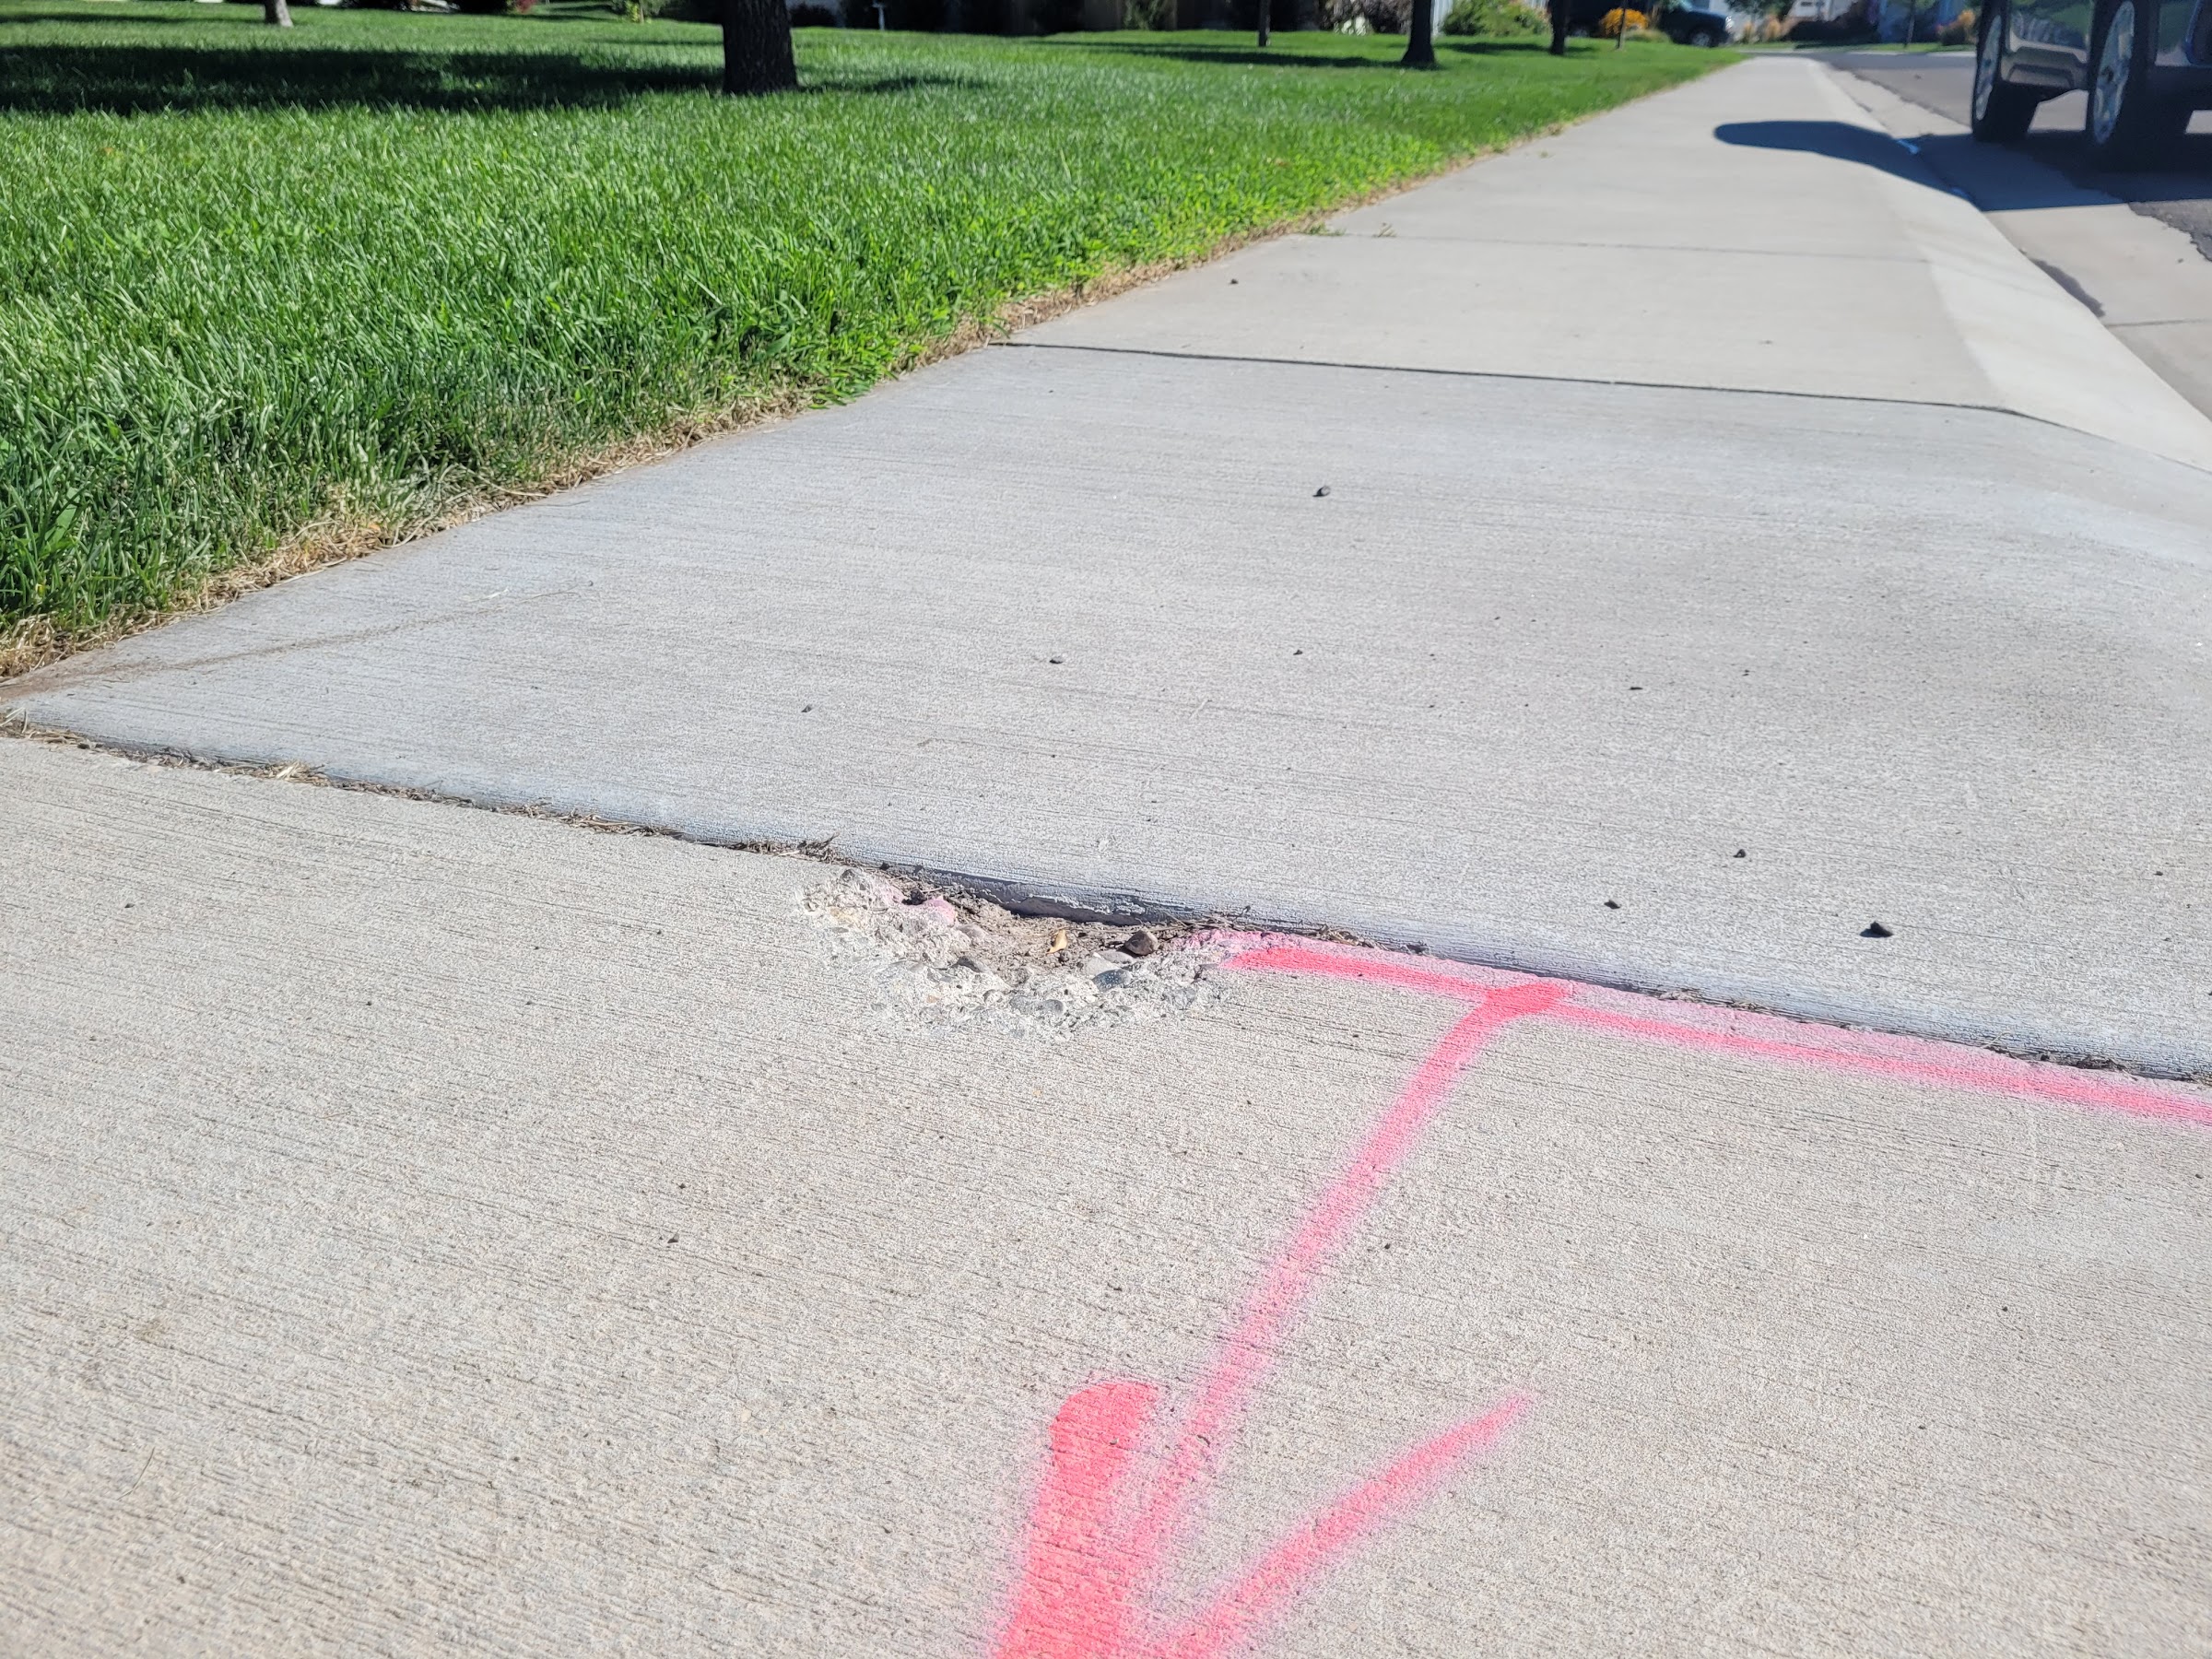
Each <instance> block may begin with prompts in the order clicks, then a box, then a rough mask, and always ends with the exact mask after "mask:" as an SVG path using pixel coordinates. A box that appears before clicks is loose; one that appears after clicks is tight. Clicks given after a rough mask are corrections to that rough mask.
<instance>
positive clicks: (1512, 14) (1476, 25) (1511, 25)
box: [1443, 0, 1550, 38]
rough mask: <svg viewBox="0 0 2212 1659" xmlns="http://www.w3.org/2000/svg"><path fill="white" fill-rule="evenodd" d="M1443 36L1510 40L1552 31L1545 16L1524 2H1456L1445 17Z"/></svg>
mask: <svg viewBox="0 0 2212 1659" xmlns="http://www.w3.org/2000/svg"><path fill="white" fill-rule="evenodd" d="M1443 32H1444V33H1446V34H1448V35H1488V36H1491V37H1492V38H1500V37H1506V38H1510V37H1512V36H1514V35H1540V34H1547V33H1549V32H1550V29H1549V25H1547V23H1546V22H1545V20H1544V17H1543V14H1542V13H1540V12H1538V11H1537V10H1536V9H1535V7H1534V6H1527V5H1524V4H1523V0H1453V6H1452V9H1451V10H1450V11H1448V12H1446V13H1445V14H1444V21H1443Z"/></svg>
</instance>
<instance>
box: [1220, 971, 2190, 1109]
mask: <svg viewBox="0 0 2212 1659" xmlns="http://www.w3.org/2000/svg"><path fill="white" fill-rule="evenodd" d="M1209 942H1210V943H1213V944H1216V945H1227V946H1229V947H1230V949H1231V951H1232V954H1231V955H1230V956H1229V957H1228V958H1226V959H1224V960H1223V962H1222V964H1221V965H1222V966H1223V967H1224V968H1232V969H1241V970H1246V971H1263V972H1277V973H1303V974H1313V975H1317V976H1321V977H1324V978H1328V979H1342V980H1352V981H1355V982H1360V983H1364V984H1382V985H1394V986H1397V987H1399V988H1401V989H1404V990H1407V991H1418V992H1422V993H1425V994H1429V995H1432V996H1443V997H1449V998H1452V999H1453V1000H1456V1001H1461V1002H1471V1003H1472V1002H1479V1001H1480V999H1482V998H1483V997H1485V996H1488V995H1489V994H1492V993H1493V992H1494V991H1496V990H1497V989H1499V988H1500V986H1512V985H1530V984H1543V985H1555V986H1557V987H1559V993H1560V994H1559V998H1558V1000H1557V1004H1556V1006H1553V1007H1551V1008H1548V1009H1547V1010H1544V1011H1543V1013H1544V1017H1545V1018H1551V1019H1557V1020H1560V1021H1563V1022H1566V1023H1568V1024H1572V1025H1579V1026H1583V1027H1586V1028H1589V1029H1591V1030H1603V1031H1607V1032H1610V1033H1612V1034H1613V1035H1615V1036H1620V1037H1635V1038H1641V1039H1642V1040H1644V1041H1652V1042H1658V1043H1663V1044H1665V1045H1666V1046H1668V1047H1672V1048H1681V1049H1702V1050H1705V1051H1708V1052H1711V1053H1733V1054H1744V1055H1748V1056H1751V1057H1753V1058H1757V1059H1762V1060H1771V1061H1774V1062H1777V1063H1779V1064H1782V1065H1803V1066H1808V1067H1812V1068H1815V1069H1818V1070H1822V1071H1832V1072H1857V1073H1860V1074H1861V1075H1864V1076H1866V1077H1890V1078H1894V1079H1896V1080H1898V1081H1900V1082H1906V1083H1924V1084H1928V1085H1931V1086H1933V1087H1936V1088H1959V1089H1964V1090H1967V1091H1969V1092H1971V1093H1979V1094H2000V1095H2007V1096H2010V1097H2012V1098H2014V1099H2017V1100H2041V1101H2044V1102H2046V1103H2048V1104H2052V1105H2060V1106H2076V1107H2083V1108H2087V1109H2088V1110H2090V1111H2095V1112H2119V1113H2121V1114H2123V1115H2125V1116H2129V1117H2147V1118H2165V1119H2170V1120H2173V1121H2178V1122H2183V1123H2195V1124H2212V1100H2206V1099H2205V1098H2204V1097H2203V1096H2202V1095H2200V1094H2197V1093H2194V1092H2191V1091H2184V1090H2183V1089H2181V1088H2163V1087H2160V1086H2159V1085H2158V1084H2155V1083H2147V1082H2143V1081H2141V1080H2139V1079H2136V1078H2133V1077H2118V1076H2115V1075H2113V1074H2111V1073H2098V1072H2087V1071H2082V1070H2079V1069H2077V1068H2076V1067H2073V1066H2065V1065H2042V1064H2039V1063H2037V1062H2034V1061H2029V1060H2014V1059H2011V1058H2009V1057H2007V1056H2006V1055H2003V1054H1995V1053H1988V1052H1987V1051H1985V1050H1982V1049H1973V1048H1967V1047H1964V1046H1962V1045H1959V1044H1956V1043H1947V1042H1935V1041H1928V1040H1927V1039H1924V1038H1919V1037H1893V1036H1888V1035H1885V1034H1882V1033H1877V1032H1870V1031H1849V1030H1841V1029H1840V1028H1837V1027H1832V1026H1818V1025H1810V1024H1806V1023H1802V1022H1800V1021H1796V1020H1790V1019H1782V1018H1776V1017H1774V1016H1772V1015H1767V1014H1745V1013H1738V1012H1736V1011H1735V1010H1734V1009H1727V1008H1708V1007H1700V1006H1695V1005H1685V1004H1680V1003H1666V1002H1661V1001H1659V1000H1658V999H1656V998H1653V997H1648V996H1637V995H1635V994H1632V993H1629V992H1621V991H1605V990H1601V989H1600V988H1598V987H1596V986H1594V985H1578V984H1576V983H1574V982H1571V981H1569V980H1546V979H1534V978H1531V977H1529V976H1526V975H1512V974H1506V973H1502V972H1500V971H1496V970H1492V969H1482V968H1468V967H1463V966H1461V965H1459V964H1457V963H1444V962H1428V961H1420V960H1416V959H1408V958H1405V957H1400V956H1394V955H1393V954H1391V953H1389V952H1387V951H1381V950H1372V949H1368V948H1365V947H1359V946H1349V945H1328V944H1321V943H1317V942H1314V941H1312V940H1307V939H1291V938H1286V937H1283V936H1282V935H1276V934H1217V935H1211V936H1210V939H1209Z"/></svg>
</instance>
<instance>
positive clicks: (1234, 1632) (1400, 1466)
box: [1154, 1394, 1528, 1659]
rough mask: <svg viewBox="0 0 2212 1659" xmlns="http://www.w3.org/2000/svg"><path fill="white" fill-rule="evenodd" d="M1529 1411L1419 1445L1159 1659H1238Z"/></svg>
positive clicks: (1474, 1421) (1283, 1549)
mask: <svg viewBox="0 0 2212 1659" xmlns="http://www.w3.org/2000/svg"><path fill="white" fill-rule="evenodd" d="M1527 1407H1528V1396H1527V1395H1525V1394H1515V1395H1513V1396H1512V1397H1510V1398H1508V1399H1507V1400H1505V1401H1504V1402H1503V1403H1502V1404H1500V1405H1499V1406H1494V1407H1492V1408H1491V1409H1490V1410H1488V1411H1486V1412H1485V1413H1483V1414H1482V1416H1480V1417H1477V1418H1468V1419H1467V1420H1466V1421H1465V1422H1464V1423H1460V1424H1458V1425H1456V1426H1454V1427H1453V1428H1451V1429H1448V1430H1445V1431H1444V1432H1443V1433H1441V1434H1440V1435H1437V1436H1436V1437H1435V1438H1434V1439H1432V1440H1428V1441H1422V1442H1421V1443H1420V1444H1419V1445H1418V1446H1416V1447H1415V1448H1414V1449H1413V1450H1412V1451H1410V1452H1408V1453H1406V1454H1405V1455H1404V1456H1402V1457H1400V1458H1399V1459H1397V1461H1396V1462H1394V1463H1393V1464H1392V1465H1390V1466H1389V1467H1388V1468H1386V1469H1384V1470H1382V1472H1381V1473H1380V1474H1378V1475H1375V1476H1372V1477H1370V1478H1369V1479H1367V1480H1364V1481H1361V1482H1360V1483H1359V1486H1357V1487H1355V1488H1352V1490H1350V1491H1349V1492H1347V1493H1346V1494H1345V1495H1344V1496H1343V1497H1342V1498H1339V1499H1338V1500H1336V1501H1335V1503H1332V1504H1331V1505H1329V1507H1328V1508H1327V1509H1325V1510H1324V1511H1322V1512H1321V1513H1319V1514H1318V1515H1315V1516H1314V1517H1313V1518H1312V1520H1310V1521H1308V1522H1306V1523H1305V1524H1303V1525H1302V1526H1300V1528H1299V1529H1298V1530H1297V1531H1296V1532H1294V1533H1292V1534H1291V1535H1290V1536H1289V1537H1288V1538H1286V1539H1284V1540H1283V1542H1282V1543H1280V1544H1278V1545H1277V1546H1276V1547H1274V1548H1273V1549H1271V1550H1269V1551H1268V1552H1267V1553H1266V1554H1265V1555H1264V1556H1262V1557H1261V1558H1260V1559H1259V1561H1258V1562H1257V1564H1255V1565H1254V1566H1253V1568H1252V1570H1251V1571H1249V1572H1247V1573H1245V1575H1244V1576H1243V1577H1242V1578H1241V1579H1239V1580H1238V1581H1237V1582H1236V1583H1234V1584H1232V1585H1231V1586H1230V1588H1229V1589H1228V1590H1227V1591H1225V1592H1223V1593H1222V1594H1220V1595H1219V1596H1218V1597H1216V1598H1215V1600H1214V1602H1213V1604H1212V1605H1211V1606H1208V1607H1207V1608H1206V1611H1205V1612H1203V1613H1201V1614H1200V1615H1199V1616H1198V1617H1197V1618H1194V1619H1193V1620H1192V1621H1191V1622H1190V1623H1189V1624H1188V1625H1186V1626H1184V1627H1183V1628H1182V1630H1178V1631H1177V1632H1176V1633H1175V1634H1174V1635H1172V1636H1171V1637H1169V1638H1168V1639H1167V1641H1164V1642H1162V1643H1161V1644H1160V1645H1159V1647H1158V1648H1157V1649H1155V1650H1154V1651H1155V1652H1156V1653H1158V1654H1159V1659H1221V1656H1222V1655H1225V1654H1229V1653H1235V1652H1236V1651H1237V1649H1238V1648H1240V1647H1241V1646H1243V1645H1244V1644H1245V1643H1247V1642H1249V1641H1250V1640H1251V1639H1252V1638H1253V1635H1255V1634H1256V1633H1257V1632H1258V1630H1260V1628H1261V1627H1262V1625H1264V1624H1265V1621H1266V1620H1267V1619H1268V1618H1271V1617H1272V1616H1274V1615H1275V1614H1276V1613H1277V1612H1278V1611H1280V1610H1281V1609H1282V1608H1283V1607H1284V1606H1287V1605H1288V1603H1289V1602H1290V1601H1291V1599H1292V1598H1293V1597H1295V1596H1296V1595H1297V1594H1298V1593H1299V1592H1300V1590H1301V1589H1303V1588H1304V1587H1305V1586H1306V1585H1307V1584H1310V1583H1312V1582H1313V1581H1314V1580H1315V1579H1317V1578H1319V1577H1320V1576H1321V1574H1322V1572H1323V1571H1324V1569H1326V1568H1327V1567H1328V1566H1329V1565H1330V1564H1331V1563H1332V1562H1333V1561H1335V1559H1336V1558H1337V1557H1339V1556H1341V1555H1343V1554H1344V1553H1345V1551H1347V1549H1349V1548H1351V1547H1352V1546H1353V1545H1354V1544H1357V1543H1358V1542H1359V1540H1360V1539H1362V1538H1364V1537H1366V1536H1367V1535H1369V1534H1370V1533H1371V1532H1373V1531H1374V1530H1375V1529H1376V1528H1377V1527H1378V1526H1380V1525H1381V1524H1382V1523H1383V1522H1385V1521H1387V1520H1389V1519H1391V1518H1392V1517H1393V1516H1394V1515H1399V1514H1403V1513H1404V1512H1406V1511H1407V1510H1409V1509H1411V1508H1413V1506H1414V1505H1415V1504H1417V1503H1418V1502H1419V1501H1420V1500H1422V1499H1424V1498H1426V1497H1428V1496H1429V1495H1430V1494H1431V1493H1432V1492H1434V1491H1435V1490H1436V1489H1437V1488H1439V1487H1441V1485H1442V1484H1443V1483H1444V1481H1445V1479H1446V1478H1447V1477H1450V1476H1451V1474H1452V1473H1453V1471H1454V1470H1455V1469H1457V1468H1458V1467H1459V1466H1460V1465H1462V1464H1464V1463H1465V1462H1466V1461H1467V1460H1468V1459H1469V1458H1471V1457H1473V1456H1474V1455H1475V1454H1476V1453H1478V1452H1481V1451H1484V1450H1485V1449H1487V1448H1488V1446H1489V1445H1490V1444H1491V1442H1493V1441H1496V1440H1497V1438H1498V1437H1499V1436H1500V1435H1501V1434H1503V1433H1504V1432H1505V1431H1506V1430H1507V1429H1508V1428H1510V1427H1511V1426H1512V1421H1513V1419H1514V1418H1517V1417H1519V1416H1520V1415H1521V1414H1522V1412H1523V1411H1524V1410H1526V1409H1527Z"/></svg>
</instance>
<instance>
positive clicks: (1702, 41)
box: [1689, 29, 1721, 52]
mask: <svg viewBox="0 0 2212 1659" xmlns="http://www.w3.org/2000/svg"><path fill="white" fill-rule="evenodd" d="M1689 43H1690V44H1691V45H1692V46H1702V47H1704V48H1705V50H1706V51H1708V52H1711V51H1712V49H1713V48H1714V47H1715V46H1718V45H1719V44H1720V43H1721V31H1720V30H1719V29H1699V30H1698V32H1697V33H1696V34H1694V35H1691V36H1690V37H1689Z"/></svg>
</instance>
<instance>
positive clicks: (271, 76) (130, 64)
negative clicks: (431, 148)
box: [0, 45, 965, 115]
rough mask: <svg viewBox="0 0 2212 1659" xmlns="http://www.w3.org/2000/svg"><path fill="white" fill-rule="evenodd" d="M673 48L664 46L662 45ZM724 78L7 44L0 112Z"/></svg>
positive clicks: (571, 98) (470, 57)
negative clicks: (11, 45) (13, 45)
mask: <svg viewBox="0 0 2212 1659" xmlns="http://www.w3.org/2000/svg"><path fill="white" fill-rule="evenodd" d="M664 50H665V49H664ZM937 84H945V85H953V84H965V83H964V82H961V81H960V78H959V76H929V75H913V74H901V75H888V76H877V77H872V78H871V77H865V76H838V77H837V78H836V79H835V80H833V81H831V82H830V83H829V84H828V85H825V86H823V87H821V88H806V90H817V89H818V90H821V91H825V92H841V93H842V92H907V91H913V90H915V89H917V88H923V87H926V86H933V85H937ZM721 85H722V64H721V54H720V52H719V50H718V49H716V48H714V47H713V46H712V45H708V46H705V47H702V48H698V49H693V50H692V51H690V52H689V53H686V54H684V55H682V56H678V55H676V54H675V53H670V54H669V55H667V56H663V57H656V58H653V59H642V58H641V59H636V60H630V61H624V60H623V59H621V58H619V57H615V56H611V55H610V56H599V55H580V54H576V53H564V52H545V51H533V52H394V51H374V50H364V49H360V48H351V49H335V50H333V49H328V48H321V47H312V46H305V47H303V46H281V47H246V48H230V47H217V48H202V49H193V50H187V51H178V50H176V49H174V48H169V47H159V46H104V45H103V46H74V45H60V46H50V45H37V46H18V47H12V48H0V111H6V112H18V113H36V114H68V113H74V112H78V111H100V112H107V113H112V114H120V115H135V114H147V113H152V112H158V111H179V110H265V109H333V108H363V107H370V108H376V107H383V108H401V109H414V110H542V109H594V108H605V107H607V106H609V105H614V104H620V103H625V102H628V101H629V100H631V99H634V98H641V97H645V96H648V95H650V94H653V93H665V92H712V91H715V90H718V89H719V88H720V87H721Z"/></svg>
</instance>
